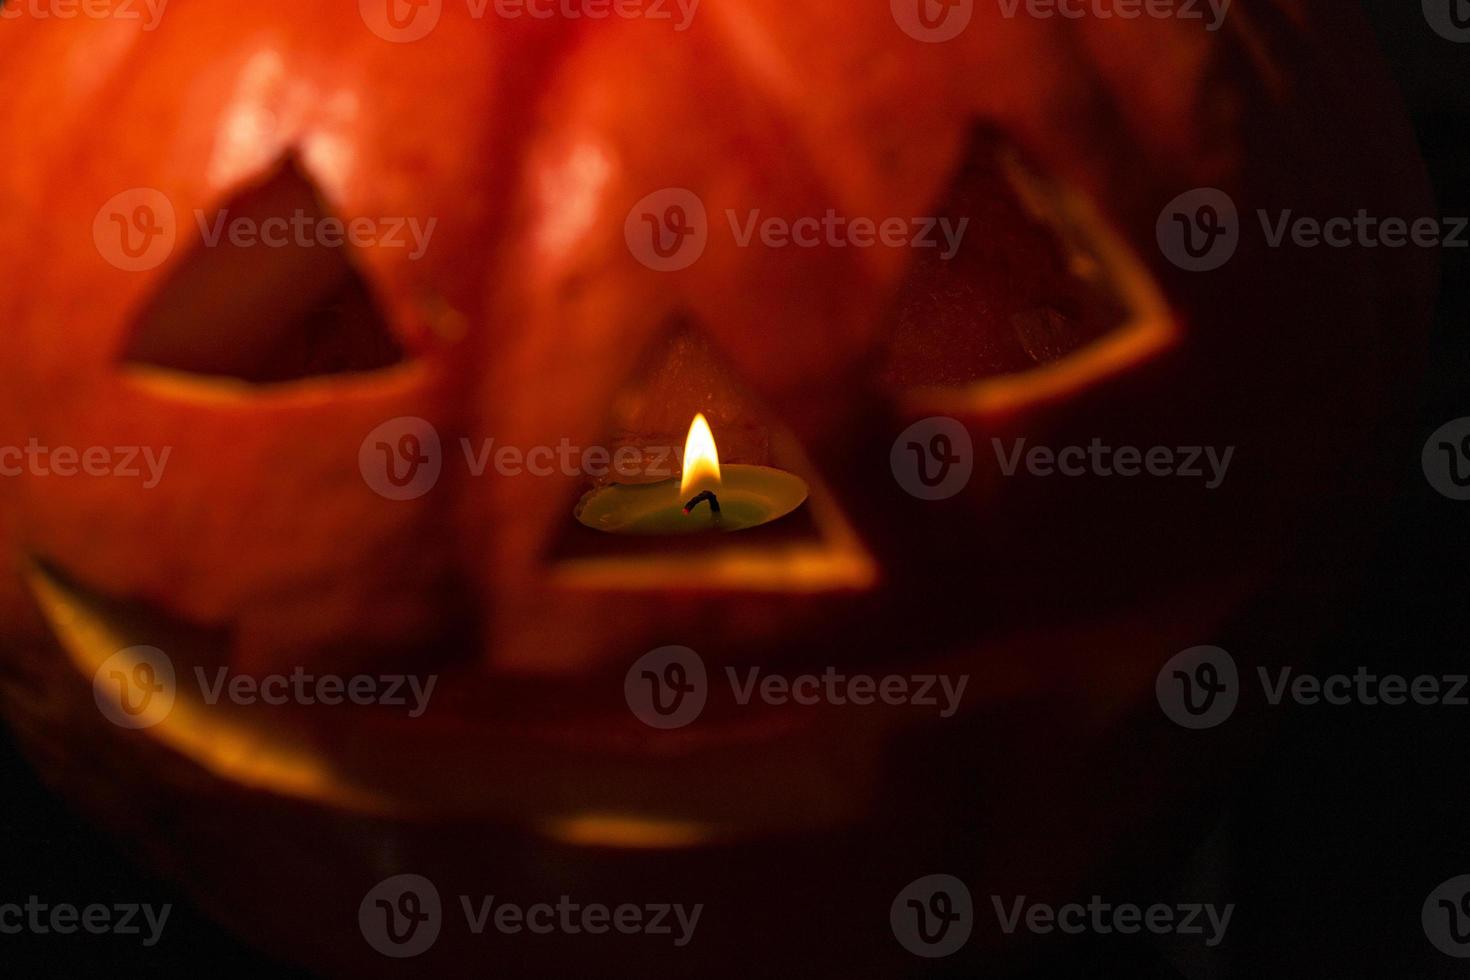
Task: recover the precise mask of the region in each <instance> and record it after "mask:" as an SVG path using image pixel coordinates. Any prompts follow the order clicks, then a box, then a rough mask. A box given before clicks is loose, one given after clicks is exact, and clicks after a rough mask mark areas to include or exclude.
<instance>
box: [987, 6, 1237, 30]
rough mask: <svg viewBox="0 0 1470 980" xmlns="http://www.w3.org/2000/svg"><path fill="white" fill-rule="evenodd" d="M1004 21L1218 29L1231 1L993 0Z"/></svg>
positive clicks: (1228, 11) (1222, 22) (1222, 23)
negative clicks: (1188, 23)
mask: <svg viewBox="0 0 1470 980" xmlns="http://www.w3.org/2000/svg"><path fill="white" fill-rule="evenodd" d="M996 2H997V3H999V4H1000V12H1001V16H1002V17H1005V18H1007V19H1008V20H1014V19H1015V18H1017V17H1028V18H1033V19H1036V20H1051V19H1052V18H1054V17H1062V18H1065V19H1067V20H1084V19H1091V20H1142V19H1145V18H1147V19H1149V20H1197V21H1202V22H1205V21H1207V22H1206V23H1205V25H1204V27H1205V30H1207V31H1218V30H1219V29H1220V28H1221V27H1222V26H1223V25H1224V23H1225V17H1226V15H1227V14H1229V13H1230V4H1231V0H996Z"/></svg>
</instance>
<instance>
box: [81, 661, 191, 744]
mask: <svg viewBox="0 0 1470 980" xmlns="http://www.w3.org/2000/svg"><path fill="white" fill-rule="evenodd" d="M176 692H177V686H176V684H175V680H174V663H173V661H172V660H170V659H169V658H168V655H167V654H166V653H164V652H163V651H162V650H160V649H158V648H157V647H150V646H135V647H128V648H127V649H126V650H119V651H118V652H117V653H114V654H113V655H112V656H110V657H108V658H107V659H106V660H104V661H103V662H102V666H100V667H98V668H97V672H96V673H95V674H94V675H92V697H93V699H94V700H95V701H96V702H97V708H98V710H100V711H101V712H102V715H103V717H105V718H106V719H107V720H108V721H110V722H112V723H113V724H114V725H118V726H120V727H122V728H152V727H153V726H154V725H156V724H158V723H159V722H161V721H163V720H164V719H165V718H167V717H168V716H169V712H171V711H173V709H174V695H175V693H176Z"/></svg>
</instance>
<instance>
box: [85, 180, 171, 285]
mask: <svg viewBox="0 0 1470 980" xmlns="http://www.w3.org/2000/svg"><path fill="white" fill-rule="evenodd" d="M178 237H179V229H178V222H177V219H176V217H175V215H174V206H173V202H172V201H170V200H169V199H168V197H167V196H166V195H165V194H164V193H163V192H162V191H158V190H154V189H153V188H151V187H135V188H133V189H132V190H128V191H123V192H122V193H121V194H118V195H116V196H115V197H113V198H112V199H111V200H110V201H108V202H107V203H106V204H104V205H102V208H101V209H100V210H99V211H98V212H97V216H96V217H95V218H94V219H92V241H93V242H94V243H95V244H96V246H97V251H98V253H99V254H100V255H101V256H102V257H103V258H104V259H106V260H107V261H108V262H109V263H110V264H112V265H113V266H116V267H117V268H119V269H121V270H123V271H124V272H146V271H148V270H149V269H156V268H158V267H159V266H160V265H163V263H164V262H165V261H166V260H167V259H168V257H169V256H170V255H171V254H173V250H174V243H175V242H176V241H178Z"/></svg>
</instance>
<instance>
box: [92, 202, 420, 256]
mask: <svg viewBox="0 0 1470 980" xmlns="http://www.w3.org/2000/svg"><path fill="white" fill-rule="evenodd" d="M194 221H195V223H196V224H197V225H198V227H199V240H200V242H201V244H202V245H203V246H204V247H205V248H219V247H220V246H221V245H223V244H226V243H228V244H229V245H231V246H232V247H234V248H274V249H279V248H289V247H292V246H294V247H297V248H344V247H346V246H348V245H351V246H352V247H353V248H358V249H398V250H403V251H405V252H406V254H407V257H408V259H409V261H418V260H419V259H421V258H423V257H424V255H425V254H426V253H427V252H428V250H429V242H430V240H431V239H432V238H433V237H434V230H435V229H436V228H437V227H438V225H439V219H438V218H429V219H427V220H423V219H419V218H413V217H384V218H368V217H357V218H353V219H351V220H343V219H342V218H336V217H331V216H327V217H321V216H319V215H315V214H309V213H308V212H306V211H305V210H303V209H301V208H297V209H296V210H295V211H293V212H292V213H291V214H289V215H277V216H275V217H270V218H265V219H257V218H253V217H248V216H243V215H240V216H235V217H231V215H230V211H229V209H222V210H219V211H216V212H213V213H211V212H208V211H205V210H203V209H197V210H195V211H194ZM178 238H179V229H178V219H177V215H176V213H175V211H174V206H173V203H172V202H171V201H170V200H169V199H168V197H167V195H165V194H164V193H163V192H162V191H159V190H155V189H153V188H150V187H139V188H134V189H132V190H128V191H124V192H122V193H121V194H118V195H117V196H115V197H113V198H112V199H111V200H110V201H108V202H107V203H106V204H104V205H103V206H102V209H101V210H100V211H98V212H97V216H96V218H94V219H93V222H92V240H93V241H94V242H95V243H96V245H97V251H98V252H99V253H100V254H101V255H102V257H103V258H104V259H106V260H107V261H108V262H109V263H111V264H112V265H114V266H116V267H117V268H119V269H121V270H123V271H124V272H146V271H148V270H149V269H156V268H158V267H159V266H160V265H162V264H163V263H164V262H166V261H167V260H168V258H169V256H170V255H172V254H173V251H174V248H175V246H176V245H177V244H178Z"/></svg>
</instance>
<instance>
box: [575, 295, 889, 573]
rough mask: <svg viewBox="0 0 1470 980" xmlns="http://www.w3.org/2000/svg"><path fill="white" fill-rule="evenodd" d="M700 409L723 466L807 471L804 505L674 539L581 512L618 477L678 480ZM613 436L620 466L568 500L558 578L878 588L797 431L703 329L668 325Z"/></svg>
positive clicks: (634, 383)
mask: <svg viewBox="0 0 1470 980" xmlns="http://www.w3.org/2000/svg"><path fill="white" fill-rule="evenodd" d="M696 413H703V414H704V415H705V416H706V418H708V420H709V423H710V428H711V430H712V431H713V433H714V437H715V442H716V445H717V446H718V449H719V454H720V462H721V465H722V466H728V465H732V464H753V465H758V466H772V467H775V468H777V469H782V470H785V471H787V472H789V473H794V474H795V475H797V476H799V477H801V478H802V479H803V480H805V481H806V483H807V486H808V488H809V496H808V498H807V501H806V503H805V504H803V505H802V506H801V507H800V508H799V509H798V510H796V511H795V512H793V513H791V514H789V515H787V516H785V517H783V518H780V519H779V520H776V521H773V522H772V523H770V524H767V525H764V526H761V527H755V528H750V529H747V530H742V531H737V532H733V533H710V534H701V535H692V536H690V535H679V536H670V537H658V536H643V535H620V534H608V533H604V532H602V531H597V530H594V529H592V528H589V527H586V526H584V525H582V524H581V523H579V522H578V521H577V520H575V519H574V517H573V513H574V511H575V509H576V507H577V505H578V503H579V502H580V500H581V499H582V497H583V496H584V495H585V494H586V493H588V492H592V491H595V490H597V489H600V488H601V487H603V486H606V485H607V484H610V483H646V482H654V481H658V480H671V479H677V478H678V477H679V475H680V474H681V472H682V454H683V449H684V440H685V437H686V436H687V435H688V431H689V425H690V423H691V421H692V420H693V418H694V416H695V414H696ZM609 415H610V418H609V422H608V426H607V432H608V438H607V440H606V441H605V442H604V443H603V445H605V446H606V447H607V448H608V450H609V453H610V455H611V456H612V457H613V458H614V459H616V458H617V454H618V452H619V451H620V450H621V451H622V453H623V458H624V459H625V460H628V461H630V462H631V460H633V459H634V458H635V456H634V455H633V453H634V451H635V450H636V453H637V455H636V458H637V459H638V460H639V462H638V463H637V464H634V465H627V466H622V467H616V466H615V467H613V471H612V472H609V473H608V474H607V475H605V476H599V477H592V478H588V479H587V480H585V481H583V483H582V485H581V486H580V487H579V488H578V491H577V494H576V495H575V498H574V499H569V500H568V501H567V504H566V513H567V520H566V522H565V525H564V527H565V530H564V532H563V533H562V534H561V535H560V536H558V537H557V538H556V539H555V540H554V541H553V543H552V546H551V548H550V549H549V550H548V554H547V562H548V565H549V567H550V572H551V575H552V577H553V579H554V580H555V581H556V583H557V584H560V585H563V586H566V587H570V588H586V589H589V590H599V591H636V590H644V589H667V588H674V589H680V590H686V591H756V592H776V593H781V592H822V591H843V590H861V589H866V588H869V587H871V586H872V584H873V583H874V582H875V580H876V578H877V571H876V567H875V565H874V562H873V559H872V557H871V556H870V555H869V553H868V551H867V550H866V549H865V548H864V547H863V545H862V542H861V540H860V538H859V536H858V534H857V532H856V531H855V529H854V528H853V527H852V526H851V525H850V523H849V522H848V520H847V518H846V516H845V515H844V513H843V512H842V509H841V508H840V507H839V506H838V504H837V501H836V500H835V498H834V497H833V496H832V494H831V492H830V490H829V489H828V487H827V486H826V484H825V483H824V481H823V480H822V477H821V474H820V473H819V472H817V470H816V468H815V466H813V464H812V462H811V460H810V458H809V456H808V453H807V452H806V450H805V448H804V447H802V446H801V445H800V444H799V442H798V440H797V439H796V438H795V436H794V435H792V433H791V432H790V431H789V430H788V429H787V428H786V427H785V426H783V425H782V424H781V422H780V420H779V419H778V418H775V417H774V416H773V415H772V414H771V413H770V411H769V410H768V409H767V408H766V406H764V405H763V404H762V403H761V400H760V398H759V397H758V396H757V395H756V394H755V393H754V392H753V391H752V389H751V388H750V386H748V385H747V384H745V383H744V382H743V381H742V380H741V379H740V378H739V377H738V376H737V375H736V374H735V373H734V372H733V371H732V370H731V369H730V368H729V366H728V363H727V362H726V361H725V359H724V358H723V357H722V356H721V355H720V353H719V351H718V349H717V348H716V347H715V346H714V345H713V343H711V342H710V340H709V339H708V337H707V335H705V334H704V333H703V331H701V330H700V328H699V326H698V324H696V323H693V322H691V321H688V320H679V321H676V322H674V323H673V324H671V325H670V327H669V329H668V330H667V331H665V332H664V333H663V334H662V335H661V337H660V339H659V340H658V341H657V342H655V343H654V344H653V345H652V346H651V347H650V348H649V351H648V353H647V354H646V355H645V356H644V358H643V360H642V363H641V365H640V367H639V368H638V369H637V370H636V371H635V372H634V373H633V375H632V376H631V377H630V378H629V379H628V380H627V381H626V382H625V383H624V385H623V387H622V388H621V389H620V390H619V392H618V394H617V395H616V396H615V398H614V399H613V403H612V405H611V406H610V410H609Z"/></svg>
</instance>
